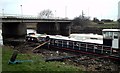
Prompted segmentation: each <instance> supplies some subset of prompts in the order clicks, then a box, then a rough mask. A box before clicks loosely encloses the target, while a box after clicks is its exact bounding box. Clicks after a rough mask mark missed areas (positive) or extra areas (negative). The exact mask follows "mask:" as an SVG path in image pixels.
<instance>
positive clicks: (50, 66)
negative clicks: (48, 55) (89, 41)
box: [2, 47, 81, 72]
mask: <svg viewBox="0 0 120 73" xmlns="http://www.w3.org/2000/svg"><path fill="white" fill-rule="evenodd" d="M12 53H13V50H12V49H10V47H3V48H2V71H23V72H24V71H31V72H33V71H62V72H66V71H70V72H75V71H80V72H81V70H80V68H79V67H76V66H73V65H67V64H65V63H64V62H45V61H44V59H43V58H42V56H41V55H37V54H32V53H31V54H18V56H17V60H33V62H24V63H21V64H14V65H8V61H9V59H10V58H11V55H12Z"/></svg>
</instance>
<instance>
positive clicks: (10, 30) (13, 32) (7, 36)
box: [2, 22, 27, 45]
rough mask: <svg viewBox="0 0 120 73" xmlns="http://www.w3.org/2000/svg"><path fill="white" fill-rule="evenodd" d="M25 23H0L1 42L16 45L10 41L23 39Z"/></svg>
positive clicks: (25, 32) (25, 31)
mask: <svg viewBox="0 0 120 73" xmlns="http://www.w3.org/2000/svg"><path fill="white" fill-rule="evenodd" d="M26 29H27V28H26V25H25V24H24V23H19V22H17V23H2V36H3V44H4V45H6V44H12V45H17V44H18V43H16V42H15V43H12V42H11V41H13V40H24V39H25V36H26V34H27V30H26Z"/></svg>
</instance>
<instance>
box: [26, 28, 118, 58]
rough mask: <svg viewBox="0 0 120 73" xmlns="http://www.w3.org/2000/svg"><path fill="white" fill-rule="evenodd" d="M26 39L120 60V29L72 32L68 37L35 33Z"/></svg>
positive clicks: (48, 45) (51, 46) (58, 47)
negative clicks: (82, 32) (94, 32)
mask: <svg viewBox="0 0 120 73" xmlns="http://www.w3.org/2000/svg"><path fill="white" fill-rule="evenodd" d="M26 41H28V42H40V43H41V42H48V43H47V44H45V45H44V46H46V47H49V48H56V49H59V50H60V49H61V50H67V51H73V52H78V53H84V54H92V55H98V56H106V57H107V58H112V59H117V60H120V29H103V30H102V35H97V34H70V36H68V37H65V36H61V35H47V34H34V33H33V34H29V35H27V37H26Z"/></svg>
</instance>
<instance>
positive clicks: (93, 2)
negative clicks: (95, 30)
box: [0, 0, 119, 20]
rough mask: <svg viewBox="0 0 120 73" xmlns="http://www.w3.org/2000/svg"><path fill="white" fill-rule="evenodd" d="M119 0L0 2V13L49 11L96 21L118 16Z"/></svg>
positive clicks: (28, 0) (3, 0)
mask: <svg viewBox="0 0 120 73" xmlns="http://www.w3.org/2000/svg"><path fill="white" fill-rule="evenodd" d="M118 2H119V0H0V13H2V9H4V13H7V14H21V6H20V5H22V11H23V15H38V13H39V12H41V11H42V10H44V9H50V10H52V11H53V13H54V14H55V11H56V16H57V17H65V15H66V16H67V17H68V18H74V17H76V16H79V15H81V13H82V10H83V11H84V14H85V16H90V17H91V18H93V17H97V18H98V19H113V20H116V19H117V16H118Z"/></svg>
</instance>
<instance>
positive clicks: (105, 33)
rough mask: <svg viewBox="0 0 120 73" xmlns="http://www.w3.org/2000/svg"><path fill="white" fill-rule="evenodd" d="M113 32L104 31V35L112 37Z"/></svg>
mask: <svg viewBox="0 0 120 73" xmlns="http://www.w3.org/2000/svg"><path fill="white" fill-rule="evenodd" d="M112 36H113V32H103V37H104V38H112Z"/></svg>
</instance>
